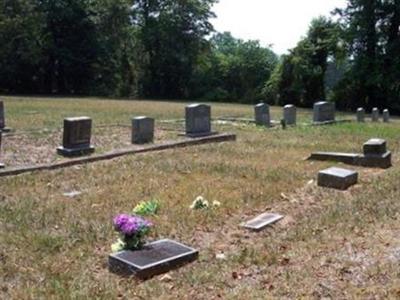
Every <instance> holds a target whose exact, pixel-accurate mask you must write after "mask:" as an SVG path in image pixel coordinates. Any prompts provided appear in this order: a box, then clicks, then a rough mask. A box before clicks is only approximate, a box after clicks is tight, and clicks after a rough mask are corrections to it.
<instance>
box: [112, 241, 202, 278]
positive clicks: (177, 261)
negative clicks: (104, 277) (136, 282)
mask: <svg viewBox="0 0 400 300" xmlns="http://www.w3.org/2000/svg"><path fill="white" fill-rule="evenodd" d="M197 257H198V251H197V250H195V249H193V248H190V247H188V246H185V245H183V244H181V243H178V242H175V241H172V240H168V239H165V240H160V241H156V242H152V243H149V244H147V245H146V246H145V247H144V248H143V249H141V250H137V251H121V252H118V253H115V254H111V255H110V256H109V259H108V263H109V269H110V271H111V272H113V273H117V274H121V275H135V276H136V277H138V278H140V279H148V278H151V277H152V276H155V275H159V274H162V273H165V272H169V271H170V270H173V269H176V268H178V267H180V266H182V265H184V264H186V263H189V262H192V261H194V260H196V259H197Z"/></svg>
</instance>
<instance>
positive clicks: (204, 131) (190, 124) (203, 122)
mask: <svg viewBox="0 0 400 300" xmlns="http://www.w3.org/2000/svg"><path fill="white" fill-rule="evenodd" d="M185 120H186V134H187V135H189V136H202V135H209V134H211V107H210V106H209V105H206V104H192V105H188V106H186V108H185Z"/></svg>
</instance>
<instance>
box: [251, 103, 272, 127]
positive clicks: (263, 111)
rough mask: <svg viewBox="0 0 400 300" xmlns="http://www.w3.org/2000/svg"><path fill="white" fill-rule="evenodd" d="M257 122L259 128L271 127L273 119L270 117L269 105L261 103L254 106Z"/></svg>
mask: <svg viewBox="0 0 400 300" xmlns="http://www.w3.org/2000/svg"><path fill="white" fill-rule="evenodd" d="M254 114H255V122H256V125H259V126H267V127H270V126H271V118H270V115H269V105H268V104H265V103H259V104H257V105H256V106H254Z"/></svg>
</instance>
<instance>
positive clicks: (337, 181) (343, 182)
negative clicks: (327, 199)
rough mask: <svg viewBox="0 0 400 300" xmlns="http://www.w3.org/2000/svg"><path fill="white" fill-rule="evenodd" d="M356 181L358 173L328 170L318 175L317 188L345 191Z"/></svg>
mask: <svg viewBox="0 0 400 300" xmlns="http://www.w3.org/2000/svg"><path fill="white" fill-rule="evenodd" d="M357 181H358V173H357V172H355V171H351V170H346V169H341V168H335V167H333V168H329V169H326V170H323V171H320V172H319V173H318V186H321V187H328V188H333V189H338V190H347V189H348V188H349V187H350V186H352V185H354V184H356V183H357Z"/></svg>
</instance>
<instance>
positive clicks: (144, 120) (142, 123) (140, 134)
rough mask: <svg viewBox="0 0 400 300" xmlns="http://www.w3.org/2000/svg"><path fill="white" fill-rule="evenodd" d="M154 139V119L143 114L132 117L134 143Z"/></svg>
mask: <svg viewBox="0 0 400 300" xmlns="http://www.w3.org/2000/svg"><path fill="white" fill-rule="evenodd" d="M153 139H154V119H153V118H149V117H145V116H141V117H136V118H133V119H132V144H146V143H151V142H153Z"/></svg>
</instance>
